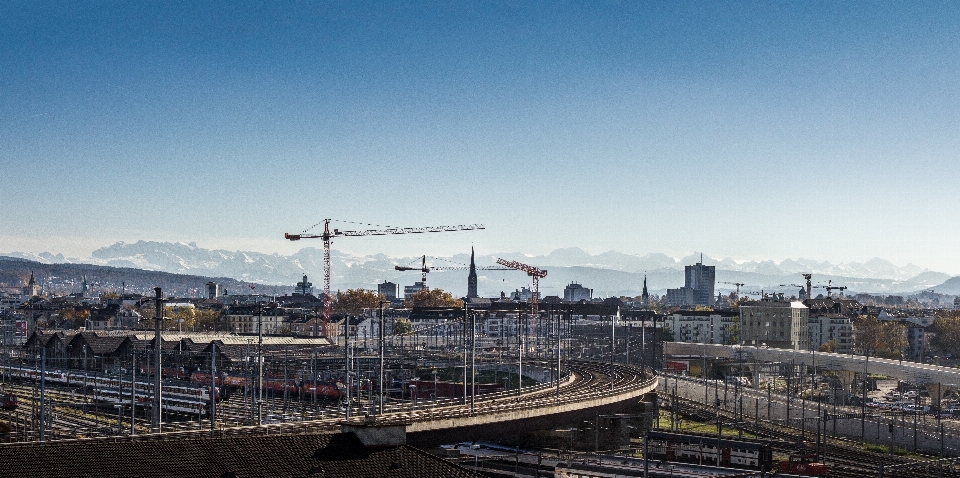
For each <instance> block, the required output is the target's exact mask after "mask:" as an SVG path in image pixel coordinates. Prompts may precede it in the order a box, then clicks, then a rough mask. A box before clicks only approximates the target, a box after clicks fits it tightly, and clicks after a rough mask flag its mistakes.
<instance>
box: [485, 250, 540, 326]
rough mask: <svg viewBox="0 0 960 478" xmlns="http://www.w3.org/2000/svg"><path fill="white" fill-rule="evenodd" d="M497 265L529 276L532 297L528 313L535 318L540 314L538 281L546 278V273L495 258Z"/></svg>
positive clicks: (521, 264)
mask: <svg viewBox="0 0 960 478" xmlns="http://www.w3.org/2000/svg"><path fill="white" fill-rule="evenodd" d="M497 264H500V265H502V266H506V267H509V268H511V269H516V270H518V271H523V272H526V273H527V275H528V276H530V278H531V279H532V281H533V297H531V298H530V313H531V314H532V315H533V316H534V317H536V316H537V314H539V312H540V310H539V308H538V305H537V304H538V303H539V302H540V279H543V278H544V277H546V276H547V271H546V270H543V269H539V268H537V267H534V266H531V265H527V264H524V263H521V262H517V261H508V260H505V259H500V258H497Z"/></svg>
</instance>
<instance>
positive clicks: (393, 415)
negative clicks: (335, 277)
mask: <svg viewBox="0 0 960 478" xmlns="http://www.w3.org/2000/svg"><path fill="white" fill-rule="evenodd" d="M564 367H565V369H566V373H565V374H564V375H563V376H562V377H561V378H560V380H559V382H558V381H554V382H547V383H543V384H540V385H538V386H535V387H529V388H526V389H524V390H523V393H522V394H519V395H518V394H517V392H516V391H510V392H500V393H490V394H482V395H477V396H476V397H475V400H474V401H473V402H472V403H471V400H470V398H469V397H468V398H467V399H466V401H465V403H464V401H463V400H462V399H448V400H442V401H438V402H427V403H421V404H419V405H412V404H404V405H400V406H396V407H391V408H388V409H387V410H385V413H384V414H382V415H376V416H374V417H372V418H373V420H372V421H373V422H375V423H376V424H377V425H387V426H389V425H404V426H405V427H406V431H407V442H408V443H409V444H411V445H414V446H418V447H432V446H438V445H440V444H444V443H458V442H463V441H476V440H484V439H493V438H502V437H504V436H510V435H511V434H516V433H520V432H524V431H533V430H549V429H554V428H557V427H562V426H564V424H574V423H575V424H579V423H582V422H583V421H589V422H590V423H593V422H594V420H595V418H596V417H597V416H598V415H601V414H603V415H608V414H614V413H633V414H636V413H638V412H640V411H643V410H644V404H643V402H642V400H643V398H644V397H645V396H647V397H648V398H650V399H651V400H655V398H654V397H655V390H656V388H657V377H656V376H655V375H654V374H653V373H652V372H651V371H650V370H649V369H648V370H646V371H644V370H643V369H641V368H640V367H638V366H634V365H626V364H619V363H618V364H614V365H613V366H611V364H610V363H599V362H592V361H581V360H570V361H569V362H565V363H564ZM370 421H371V417H369V416H365V415H362V414H359V415H358V414H355V415H354V417H352V418H351V420H350V421H348V422H345V421H344V420H343V419H342V418H327V419H321V420H310V421H303V422H291V423H279V424H271V425H259V426H239V427H229V428H222V429H218V430H216V431H213V432H211V431H209V430H207V431H201V430H193V431H178V432H165V433H153V434H139V435H133V436H129V435H128V436H122V437H119V436H118V437H112V438H104V439H102V440H108V441H111V440H112V441H116V442H128V441H140V440H176V439H190V438H198V437H207V436H211V435H213V436H214V437H216V436H226V435H244V434H253V435H288V434H302V433H336V432H339V431H340V430H341V427H342V426H343V425H345V424H348V425H353V426H364V425H365V424H369V423H370Z"/></svg>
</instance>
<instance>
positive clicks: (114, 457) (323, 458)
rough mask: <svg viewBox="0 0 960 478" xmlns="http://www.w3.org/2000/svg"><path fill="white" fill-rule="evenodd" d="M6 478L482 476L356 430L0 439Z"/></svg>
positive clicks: (2, 470)
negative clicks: (369, 442) (366, 439)
mask: <svg viewBox="0 0 960 478" xmlns="http://www.w3.org/2000/svg"><path fill="white" fill-rule="evenodd" d="M0 461H2V462H3V463H9V464H16V465H13V466H6V467H0V478H3V477H22V476H43V477H48V478H57V477H70V478H74V477H77V476H89V475H90V474H91V472H93V473H94V474H96V475H97V477H98V478H113V477H118V478H119V477H141V478H152V477H158V478H159V477H169V476H183V477H190V476H196V477H212V478H218V477H219V478H244V477H263V476H284V477H307V476H310V477H330V478H336V477H359V478H364V477H383V476H390V477H398V478H404V477H410V478H413V477H425V478H431V477H452V478H458V477H470V478H474V477H479V476H481V475H478V474H475V473H473V472H471V471H469V470H467V469H465V468H461V467H459V466H457V465H455V464H453V463H449V462H446V461H444V460H442V459H441V458H438V457H436V456H433V455H431V454H429V453H426V452H424V451H421V450H418V449H416V448H414V447H411V446H407V445H399V446H383V447H367V446H364V445H363V443H362V442H361V441H360V439H358V438H357V436H356V435H354V434H353V433H339V434H307V435H270V436H267V435H238V436H230V437H224V438H195V439H182V438H173V437H171V438H170V439H163V438H162V437H157V438H155V439H151V440H133V441H115V440H112V439H98V440H66V441H57V442H47V443H43V444H40V443H29V444H26V443H24V444H19V443H15V444H6V445H0Z"/></svg>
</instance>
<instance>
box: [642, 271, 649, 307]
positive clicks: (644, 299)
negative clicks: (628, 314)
mask: <svg viewBox="0 0 960 478" xmlns="http://www.w3.org/2000/svg"><path fill="white" fill-rule="evenodd" d="M640 302H641V303H642V304H643V306H644V307H646V306H647V305H648V304H649V303H650V294H648V293H647V276H646V275H644V276H643V293H642V294H640Z"/></svg>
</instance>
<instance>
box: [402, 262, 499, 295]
mask: <svg viewBox="0 0 960 478" xmlns="http://www.w3.org/2000/svg"><path fill="white" fill-rule="evenodd" d="M434 259H436V258H434ZM393 268H394V269H395V270H398V271H401V272H403V271H420V272H422V273H423V276H422V280H423V282H422V284H423V288H422V289H421V290H427V273H428V272H430V271H465V270H468V269H470V266H462V267H461V266H453V267H427V256H426V255H423V256H420V267H411V266H393ZM475 270H478V271H512V270H513V268H510V267H476V268H475Z"/></svg>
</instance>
